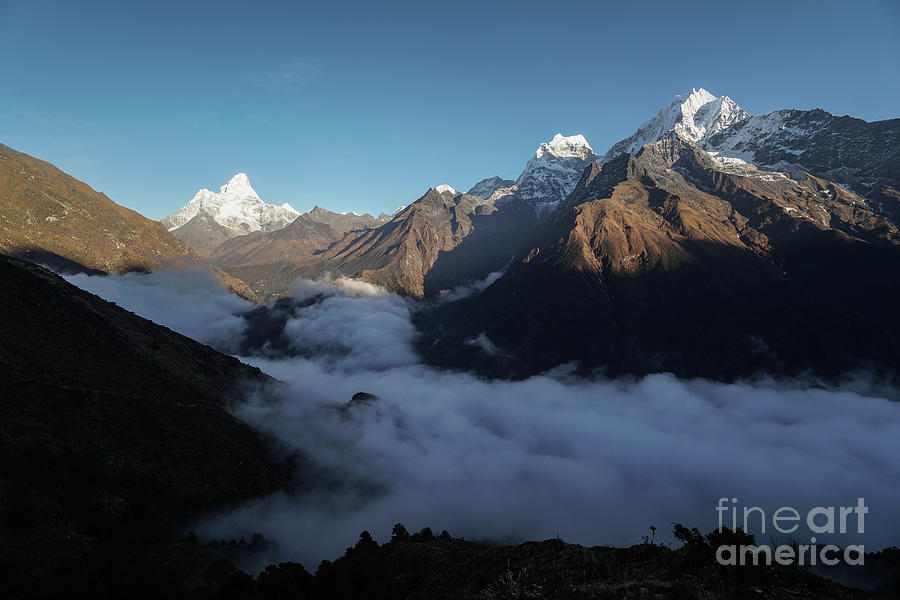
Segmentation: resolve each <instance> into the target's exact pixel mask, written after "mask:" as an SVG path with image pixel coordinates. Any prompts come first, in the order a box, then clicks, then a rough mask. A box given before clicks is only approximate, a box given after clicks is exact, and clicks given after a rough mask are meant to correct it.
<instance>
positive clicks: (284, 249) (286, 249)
mask: <svg viewBox="0 0 900 600" xmlns="http://www.w3.org/2000/svg"><path fill="white" fill-rule="evenodd" d="M519 212H521V211H518V212H517V211H515V210H512V209H511V210H510V211H508V213H507V212H505V211H504V212H503V214H502V215H501V214H499V213H498V211H497V210H496V208H495V207H494V203H493V202H492V201H490V200H485V199H483V198H479V197H477V196H470V195H467V194H453V193H451V192H443V193H440V192H438V191H436V190H429V191H428V192H427V193H426V194H425V195H424V196H422V197H421V198H419V199H418V200H417V201H415V202H413V203H412V204H410V205H409V206H408V207H406V208H405V209H404V210H402V211H400V212H399V213H397V214H396V215H395V216H394V218H393V219H391V220H390V221H389V222H387V223H385V224H383V225H381V226H380V227H376V228H374V229H361V230H350V231H348V232H346V233H343V234H342V231H341V230H339V229H337V230H336V229H335V228H333V227H330V226H328V225H326V224H324V223H322V222H320V221H317V220H316V218H315V217H314V216H313V214H312V213H309V214H307V215H302V216H301V217H298V219H297V220H296V221H294V223H292V224H291V225H290V226H288V227H286V228H285V229H283V230H281V231H277V232H273V233H267V234H250V235H245V236H241V237H239V238H234V239H232V240H229V241H227V242H225V243H224V244H222V245H221V246H219V247H218V248H217V249H216V251H215V253H214V254H213V260H214V261H215V263H216V264H218V265H219V266H221V267H222V268H223V269H225V270H227V271H228V272H229V273H231V274H233V275H235V276H236V277H239V278H241V279H243V280H244V281H247V282H248V283H250V285H251V287H252V288H253V290H254V291H256V292H257V293H258V294H259V295H261V296H264V297H267V298H271V297H278V296H283V295H285V294H287V292H288V289H289V287H290V283H291V281H293V280H294V279H297V278H299V277H317V276H321V275H323V274H326V273H327V274H333V275H342V276H347V277H355V278H360V279H363V280H364V281H368V282H370V283H374V284H377V285H380V286H382V287H385V288H387V289H389V290H391V291H394V292H398V293H401V294H408V295H410V296H417V297H421V296H423V295H424V294H425V292H426V287H429V288H431V289H433V288H435V285H437V283H446V284H447V287H449V286H450V285H451V284H454V282H456V281H458V279H459V278H461V277H465V276H470V277H477V276H483V275H485V274H487V273H488V272H490V271H491V270H493V269H496V268H499V267H502V266H503V265H504V264H506V262H508V261H509V258H510V256H511V255H512V253H513V252H514V251H515V247H516V246H515V244H513V243H508V244H500V245H498V243H495V242H497V240H506V238H509V237H510V234H509V229H510V228H511V227H512V225H511V224H512V223H513V222H515V223H520V222H521V221H522V218H521V216H520V215H519ZM532 212H533V211H532ZM513 214H515V215H516V217H515V218H511V219H507V215H513ZM507 220H508V221H509V223H508V224H507V226H506V227H503V226H498V225H497V222H498V221H504V223H505V222H507ZM488 221H491V222H492V223H493V225H492V226H491V227H486V231H488V230H489V231H493V232H494V234H496V235H495V236H494V239H493V240H482V241H481V242H480V243H475V244H473V245H472V246H473V248H474V247H476V246H477V249H475V250H473V251H471V252H469V255H468V256H467V258H466V259H465V260H460V261H455V262H454V261H448V264H447V265H443V264H442V265H441V266H442V270H441V276H440V277H435V278H434V281H433V282H432V281H429V282H428V284H426V279H427V278H428V276H429V273H430V272H431V271H432V268H433V267H434V266H435V264H436V263H437V261H438V259H439V257H441V256H445V255H446V254H448V253H451V252H452V251H454V250H455V249H456V248H457V247H459V246H460V245H461V244H462V243H463V240H465V239H466V238H467V237H468V236H469V235H470V234H472V232H473V231H474V230H475V223H486V222H488ZM530 222H531V221H529V223H530ZM504 236H505V237H504ZM507 241H508V240H507ZM501 245H502V247H500V246H501ZM482 248H487V249H488V250H485V251H484V252H482ZM481 254H484V255H485V257H486V258H485V260H484V261H479V260H478V259H477V258H476V255H479V256H480V255H481Z"/></svg>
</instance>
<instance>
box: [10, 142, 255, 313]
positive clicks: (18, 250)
mask: <svg viewBox="0 0 900 600" xmlns="http://www.w3.org/2000/svg"><path fill="white" fill-rule="evenodd" d="M0 252H2V253H4V254H9V255H12V256H25V257H28V258H29V259H31V260H40V261H41V262H44V263H46V264H52V265H53V266H54V267H62V268H75V269H77V268H79V267H81V268H86V269H95V270H99V271H103V272H106V273H124V272H126V271H131V270H145V269H156V268H160V267H163V266H164V265H166V264H174V265H186V264H198V263H202V260H201V259H200V257H199V256H197V254H196V253H195V252H194V251H193V250H192V249H191V248H190V247H189V246H188V245H187V244H185V243H184V242H182V241H180V240H178V239H177V238H176V237H175V236H173V235H172V234H171V233H169V232H168V231H166V228H165V227H163V226H162V224H160V223H159V222H157V221H151V220H150V219H148V218H146V217H144V216H142V215H141V214H139V213H137V212H135V211H133V210H130V209H128V208H125V207H124V206H120V205H118V204H116V203H115V202H113V201H112V200H110V199H109V198H107V197H106V195H105V194H101V193H100V192H97V191H95V190H94V189H92V188H91V187H90V186H88V185H87V184H86V183H83V182H81V181H78V180H77V179H75V178H74V177H72V176H70V175H68V174H66V173H64V172H63V171H61V170H59V169H58V168H56V167H54V166H53V165H51V164H50V163H47V162H44V161H42V160H38V159H36V158H34V157H32V156H29V155H27V154H23V153H22V152H17V151H15V150H13V149H12V148H9V147H7V146H4V145H2V144H0ZM215 272H216V276H217V277H218V278H219V279H220V280H221V281H222V283H223V284H224V285H225V286H226V287H228V289H230V290H231V291H233V292H235V293H237V294H239V295H241V296H244V297H245V298H249V299H255V295H254V294H253V293H252V292H251V291H250V288H248V287H247V286H246V285H245V284H244V283H243V282H242V281H239V280H237V279H235V278H234V277H231V276H230V275H228V274H226V273H224V272H221V271H218V270H216V271H215Z"/></svg>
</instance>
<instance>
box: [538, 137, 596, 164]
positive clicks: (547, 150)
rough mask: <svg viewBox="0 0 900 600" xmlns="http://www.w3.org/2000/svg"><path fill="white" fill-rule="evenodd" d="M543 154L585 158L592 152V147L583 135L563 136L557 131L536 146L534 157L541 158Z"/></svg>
mask: <svg viewBox="0 0 900 600" xmlns="http://www.w3.org/2000/svg"><path fill="white" fill-rule="evenodd" d="M545 154H551V155H553V156H556V157H558V158H570V157H578V158H581V159H585V158H587V157H588V156H590V155H593V154H594V150H593V148H591V145H590V144H588V142H587V140H586V139H584V136H583V135H580V134H579V135H570V136H564V135H563V134H561V133H557V134H556V135H554V136H553V139H552V140H550V141H549V142H544V143H542V144H541V145H540V146H538V149H537V151H536V152H535V153H534V156H535V158H541V157H542V156H544V155H545Z"/></svg>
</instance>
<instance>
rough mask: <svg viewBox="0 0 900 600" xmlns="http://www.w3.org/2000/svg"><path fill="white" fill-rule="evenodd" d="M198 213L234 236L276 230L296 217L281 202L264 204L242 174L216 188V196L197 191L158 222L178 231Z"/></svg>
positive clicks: (296, 213)
mask: <svg viewBox="0 0 900 600" xmlns="http://www.w3.org/2000/svg"><path fill="white" fill-rule="evenodd" d="M200 211H203V212H205V213H207V214H208V215H209V216H210V217H212V218H213V219H214V220H215V221H216V222H217V223H219V224H220V225H223V226H224V227H226V228H228V229H230V230H232V232H233V233H234V235H241V234H244V233H250V232H252V231H276V230H278V229H281V228H283V227H286V226H287V225H288V224H290V223H291V222H292V221H293V220H294V219H296V218H297V216H298V215H299V214H300V213H298V212H297V211H296V210H294V208H293V207H292V206H290V205H289V204H287V203H285V204H283V205H281V206H275V205H274V204H267V203H265V202H263V201H262V199H260V197H259V194H257V193H256V190H254V189H253V186H251V185H250V179H249V178H248V177H247V174H246V173H238V174H236V175H235V176H234V177H232V178H231V179H230V180H229V181H228V183H226V184H225V185H223V186H222V187H220V188H219V191H218V193H216V192H212V191H210V190H208V189H206V188H204V189H201V190H200V191H198V192H197V193H196V194H195V195H194V197H193V198H192V199H191V201H190V202H188V203H187V204H186V205H185V206H183V207H182V208H181V209H179V210H178V211H176V212H175V213H173V214H172V215H170V216H168V217H166V218H165V219H163V220H162V223H163V225H165V226H166V228H167V229H168V230H169V231H173V230H175V229H178V228H179V227H181V226H182V225H184V224H186V223H187V222H188V221H190V220H191V219H193V218H194V217H195V216H196V215H197V214H198V213H200Z"/></svg>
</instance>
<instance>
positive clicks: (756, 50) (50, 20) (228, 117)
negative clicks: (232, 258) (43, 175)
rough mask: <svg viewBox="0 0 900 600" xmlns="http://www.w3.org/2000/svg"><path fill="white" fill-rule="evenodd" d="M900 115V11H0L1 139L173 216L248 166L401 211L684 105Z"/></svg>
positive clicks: (485, 5) (264, 189) (247, 7)
mask: <svg viewBox="0 0 900 600" xmlns="http://www.w3.org/2000/svg"><path fill="white" fill-rule="evenodd" d="M691 87H705V88H706V89H708V90H710V91H712V92H713V93H715V94H726V95H729V96H731V97H732V98H733V99H734V100H735V101H737V102H738V104H740V105H741V106H743V108H745V109H746V110H748V111H750V112H751V113H755V114H761V113H766V112H769V111H772V110H776V109H779V108H788V107H796V108H814V107H822V108H825V109H826V110H829V111H831V112H833V113H836V114H851V115H854V116H858V117H861V118H864V119H866V120H878V119H886V118H895V117H900V3H898V2H896V1H895V0H883V1H866V0H857V1H855V2H853V3H849V4H848V3H846V2H843V3H839V2H823V1H808V2H806V1H796V2H791V1H787V0H781V1H779V2H752V3H751V2H739V3H733V2H727V1H725V0H719V1H717V2H696V3H689V2H658V3H657V2H646V1H645V2H639V3H638V2H610V3H606V2H599V1H597V2H588V1H584V2H578V3H575V2H560V1H556V2H550V1H549V0H545V1H544V2H528V1H521V2H508V3H506V2H492V3H489V2H482V3H465V2H441V3H432V2H385V3H378V2H341V3H329V4H327V5H326V3H323V2H316V3H303V2H284V3H277V2H254V3H251V2H246V1H244V2H229V1H227V0H223V1H218V2H209V3H203V2H173V3H167V2H152V3H150V2H147V3H138V2H120V1H117V2H87V1H82V2H71V1H67V2H49V1H43V0H25V1H19V0H0V143H3V144H6V145H8V146H11V147H13V148H15V149H17V150H21V151H23V152H27V153H29V154H32V155H34V156H36V157H38V158H41V159H44V160H47V161H50V162H52V163H54V164H56V165H57V166H59V167H60V168H62V169H63V170H65V171H67V172H69V173H70V174H72V175H74V176H75V177H77V178H79V179H81V180H83V181H86V182H87V183H89V184H90V185H91V186H92V187H94V188H95V189H97V190H100V191H102V192H104V193H106V194H107V195H108V196H110V197H111V198H112V199H113V200H115V201H116V202H119V203H120V204H124V205H125V206H128V207H130V208H133V209H135V210H138V211H140V212H142V213H144V214H145V215H147V216H149V217H151V218H155V219H159V218H162V217H163V216H165V215H167V214H169V213H171V212H173V211H174V210H175V209H177V208H178V207H180V206H181V205H183V204H184V203H185V202H187V201H188V200H189V199H190V198H191V196H192V195H193V194H194V192H195V191H196V190H197V189H199V188H201V187H208V188H211V189H218V187H219V186H220V185H222V184H223V183H225V181H227V180H228V179H229V178H230V177H231V175H233V174H234V173H236V172H238V171H244V172H246V173H247V174H248V175H249V176H250V180H251V183H252V184H253V186H254V187H255V188H256V190H257V192H259V194H260V196H262V198H263V199H264V200H266V201H267V202H272V203H275V204H281V203H283V202H290V203H291V204H292V205H293V206H294V207H295V208H297V209H298V210H308V209H310V208H312V207H313V206H314V205H316V204H319V205H321V206H324V207H326V208H330V209H333V210H356V211H370V212H378V211H381V210H384V211H390V210H393V209H394V208H395V207H397V206H398V205H401V204H406V203H408V202H410V201H412V200H414V199H415V198H417V197H418V196H420V195H421V194H422V193H423V192H424V191H425V190H426V189H427V188H428V187H430V186H433V185H437V184H438V183H450V184H451V185H453V186H455V187H457V188H460V189H467V188H468V187H469V186H471V185H472V184H473V183H475V181H477V180H478V179H481V178H482V177H488V176H492V175H501V176H503V177H508V178H515V177H516V176H517V175H518V174H519V172H520V171H521V170H522V168H523V167H524V165H525V162H526V161H527V160H528V158H529V156H530V155H531V154H532V153H533V152H534V150H535V148H536V147H537V146H538V144H539V143H540V142H541V141H545V140H548V139H550V138H551V137H552V136H553V134H555V133H557V132H562V133H563V134H566V135H569V134H573V133H582V134H584V135H585V137H586V138H587V139H588V141H589V142H590V143H591V145H592V146H593V147H594V149H595V150H596V151H598V152H600V153H603V152H604V151H606V150H607V149H608V147H609V146H610V145H612V144H613V143H614V142H615V141H617V140H618V139H620V138H623V137H625V136H627V135H629V134H630V133H632V132H633V131H634V129H636V128H637V126H638V125H639V124H640V123H642V122H643V121H645V120H646V119H648V118H650V117H651V116H652V115H653V114H654V113H655V112H656V110H658V109H659V108H660V107H661V106H662V105H663V104H665V103H666V102H668V101H669V100H670V99H671V98H672V97H673V96H674V95H675V94H676V93H679V92H683V91H685V90H688V89H690V88H691Z"/></svg>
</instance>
